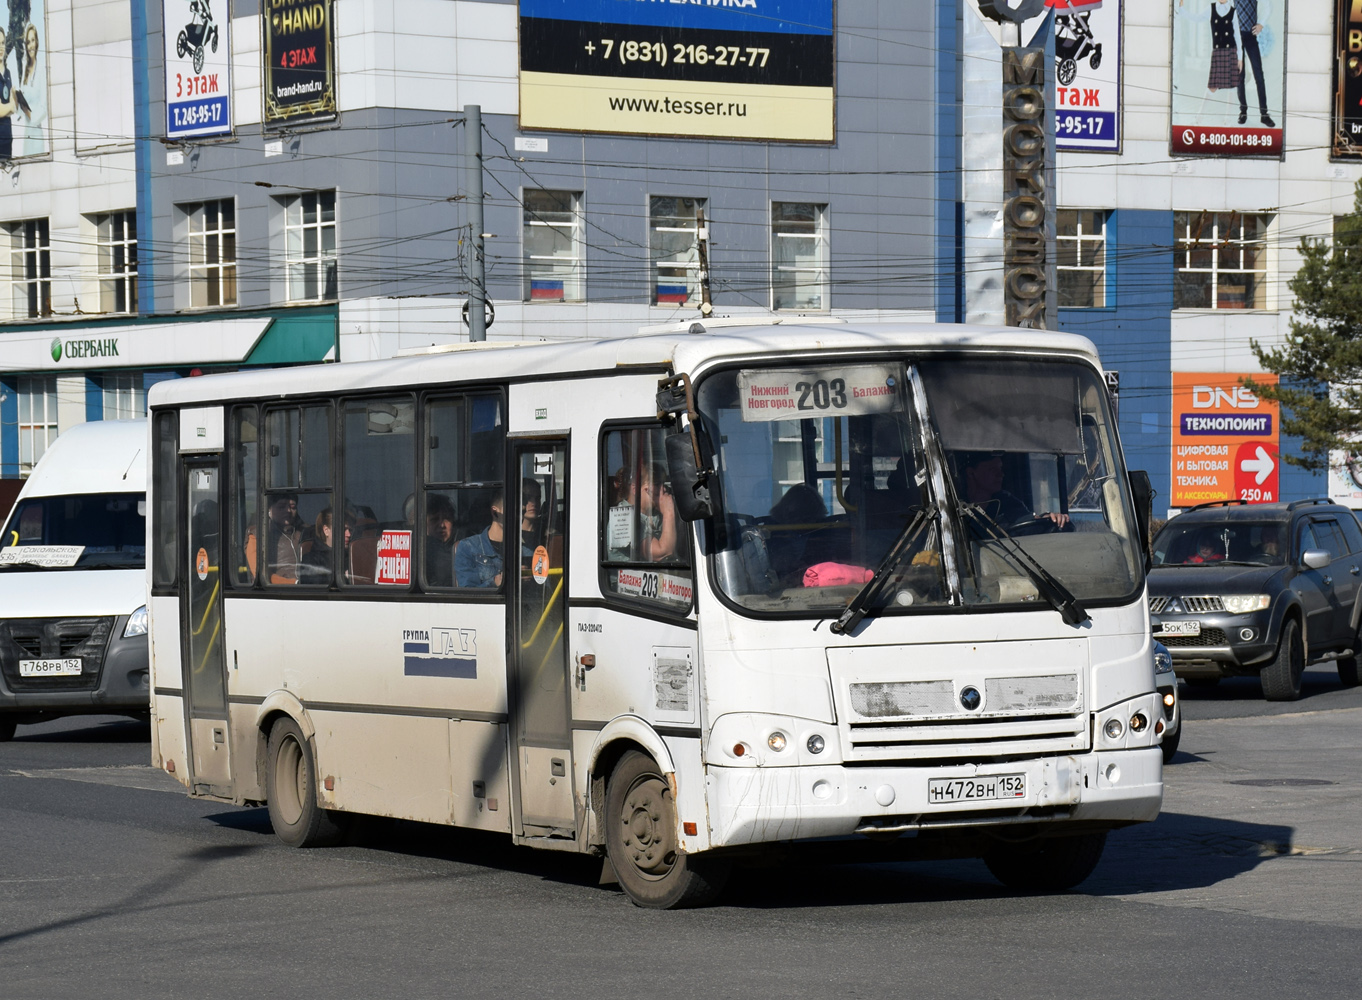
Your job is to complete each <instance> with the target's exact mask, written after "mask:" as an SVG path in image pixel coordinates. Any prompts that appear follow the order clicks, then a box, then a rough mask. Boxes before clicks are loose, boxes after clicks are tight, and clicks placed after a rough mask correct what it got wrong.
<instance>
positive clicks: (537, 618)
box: [503, 439, 577, 837]
mask: <svg viewBox="0 0 1362 1000" xmlns="http://www.w3.org/2000/svg"><path fill="white" fill-rule="evenodd" d="M511 468H512V470H513V472H512V475H513V478H512V481H511V482H509V483H507V489H506V494H507V499H508V500H511V499H514V502H513V503H509V504H507V506H506V513H505V529H506V538H505V541H504V543H503V544H504V546H505V548H504V552H505V567H506V574H507V579H508V582H509V587H508V590H509V597H510V606H511V609H512V610H511V619H512V620H511V643H510V645H511V655H510V657H509V670H510V677H509V682H510V683H509V693H510V697H511V717H512V719H511V721H512V727H513V733H514V736H515V742H514V744H513V745H514V747H515V752H516V757H517V768H516V775H515V777H516V779H517V781H516V788H517V790H516V798H517V802H518V805H519V809H518V813H517V814H518V816H519V822H518V824H517V825H518V826H519V827H520V831H521V833H522V835H523V836H527V837H575V836H576V832H577V817H576V811H575V809H574V805H573V802H574V796H573V788H572V780H573V778H572V739H571V735H572V734H571V732H570V731H569V725H568V723H569V710H570V709H569V688H568V652H567V649H568V647H567V635H566V634H565V625H566V620H567V616H566V609H567V574H566V573H565V569H566V557H567V538H566V527H567V514H568V512H567V484H568V483H567V442H566V441H565V440H562V439H559V440H547V441H546V440H542V439H541V440H535V441H523V442H516V444H515V450H514V464H513V465H512V466H511ZM517 515H518V516H517Z"/></svg>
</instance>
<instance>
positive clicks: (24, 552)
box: [0, 420, 150, 741]
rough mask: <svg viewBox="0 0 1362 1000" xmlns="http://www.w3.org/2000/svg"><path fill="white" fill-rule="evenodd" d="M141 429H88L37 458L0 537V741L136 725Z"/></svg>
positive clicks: (142, 605) (120, 423)
mask: <svg viewBox="0 0 1362 1000" xmlns="http://www.w3.org/2000/svg"><path fill="white" fill-rule="evenodd" d="M146 449H147V422H146V421H145V420H109V421H94V422H91V423H87V424H81V425H78V426H76V427H73V428H72V429H71V430H69V431H67V432H66V433H64V434H62V435H61V437H59V438H58V439H57V440H56V442H55V443H54V444H53V445H52V446H51V447H50V448H48V450H47V453H46V454H45V455H44V456H43V457H42V460H41V461H40V462H39V463H38V466H37V468H36V469H34V470H33V475H32V476H30V477H29V480H28V482H27V483H25V484H24V488H23V490H22V491H21V492H20V494H19V498H18V500H16V501H15V504H14V510H13V511H11V512H10V515H9V520H8V521H7V522H6V523H5V527H4V531H3V534H0V741H4V740H8V739H11V738H13V736H14V729H15V726H16V725H19V724H21V723H34V722H44V721H46V720H48V719H54V718H56V717H58V716H62V715H88V714H113V715H133V716H142V715H145V714H147V712H148V708H149V705H150V691H149V690H148V687H147V607H146V605H147V585H146V568H145V567H146V506H147V471H146V470H147V460H146Z"/></svg>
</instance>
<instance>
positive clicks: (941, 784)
mask: <svg viewBox="0 0 1362 1000" xmlns="http://www.w3.org/2000/svg"><path fill="white" fill-rule="evenodd" d="M1024 798H1026V775H1024V774H989V775H985V776H984V777H981V778H931V779H929V780H928V781H927V801H928V802H933V803H936V802H983V801H987V800H989V799H1024Z"/></svg>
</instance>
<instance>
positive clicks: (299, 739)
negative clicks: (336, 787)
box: [265, 717, 345, 847]
mask: <svg viewBox="0 0 1362 1000" xmlns="http://www.w3.org/2000/svg"><path fill="white" fill-rule="evenodd" d="M265 798H266V800H267V802H268V805H269V812H270V825H271V826H273V827H274V832H275V835H276V836H278V838H279V839H280V840H282V841H283V842H284V843H286V844H288V845H289V846H290V847H329V846H331V845H332V844H335V843H337V842H338V841H339V840H340V839H341V836H342V835H343V834H344V832H345V829H344V825H343V815H342V814H340V813H336V812H332V811H331V810H328V809H323V808H322V807H321V806H320V805H318V804H317V765H316V762H315V761H313V759H312V752H311V751H310V750H309V749H308V745H307V737H305V736H304V735H303V731H302V730H301V729H299V728H298V723H296V722H294V721H293V720H292V719H290V718H288V717H285V718H282V719H280V720H279V721H278V722H276V723H275V724H274V726H273V728H271V729H270V740H269V747H268V751H267V754H266V763H265Z"/></svg>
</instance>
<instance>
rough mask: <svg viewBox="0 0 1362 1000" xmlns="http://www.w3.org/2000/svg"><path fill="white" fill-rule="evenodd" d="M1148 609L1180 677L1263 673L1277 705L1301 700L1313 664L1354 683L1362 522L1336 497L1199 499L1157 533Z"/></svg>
mask: <svg viewBox="0 0 1362 1000" xmlns="http://www.w3.org/2000/svg"><path fill="white" fill-rule="evenodd" d="M1153 549H1154V560H1153V568H1152V569H1151V571H1150V573H1149V612H1150V615H1151V616H1152V618H1153V623H1154V636H1155V638H1157V639H1158V640H1159V641H1160V642H1162V643H1163V644H1164V645H1165V646H1167V647H1168V651H1169V652H1170V653H1172V655H1173V662H1174V664H1175V665H1176V668H1177V674H1178V676H1179V677H1181V678H1183V679H1184V680H1187V681H1188V682H1189V683H1192V684H1197V683H1215V682H1216V681H1218V680H1219V679H1220V678H1221V677H1227V676H1232V675H1248V674H1258V675H1259V676H1260V677H1261V678H1262V683H1263V694H1264V695H1265V696H1266V697H1267V698H1268V699H1269V700H1271V701H1292V700H1294V699H1296V698H1299V697H1300V693H1301V674H1302V673H1303V672H1304V670H1305V666H1306V664H1307V663H1314V662H1317V661H1320V660H1333V661H1334V662H1335V663H1336V664H1337V666H1338V677H1339V680H1341V681H1342V682H1343V684H1344V686H1346V687H1352V686H1354V685H1356V684H1357V656H1358V654H1359V653H1360V652H1362V646H1360V645H1359V639H1358V614H1359V612H1360V611H1362V530H1360V529H1359V528H1358V523H1357V520H1356V519H1355V518H1354V517H1353V513H1352V511H1350V510H1349V509H1348V508H1346V507H1340V506H1338V505H1337V504H1334V503H1332V502H1331V501H1329V500H1298V501H1296V502H1295V503H1268V504H1253V505H1249V504H1247V503H1245V502H1244V501H1242V500H1237V501H1228V502H1222V503H1212V504H1202V505H1201V506H1199V507H1193V508H1192V509H1191V510H1189V511H1187V512H1186V513H1184V514H1181V515H1179V516H1178V517H1175V518H1173V519H1172V520H1171V521H1169V522H1168V523H1167V524H1166V525H1164V527H1163V530H1161V531H1160V532H1159V533H1158V535H1157V537H1155V539H1154V545H1153Z"/></svg>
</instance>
